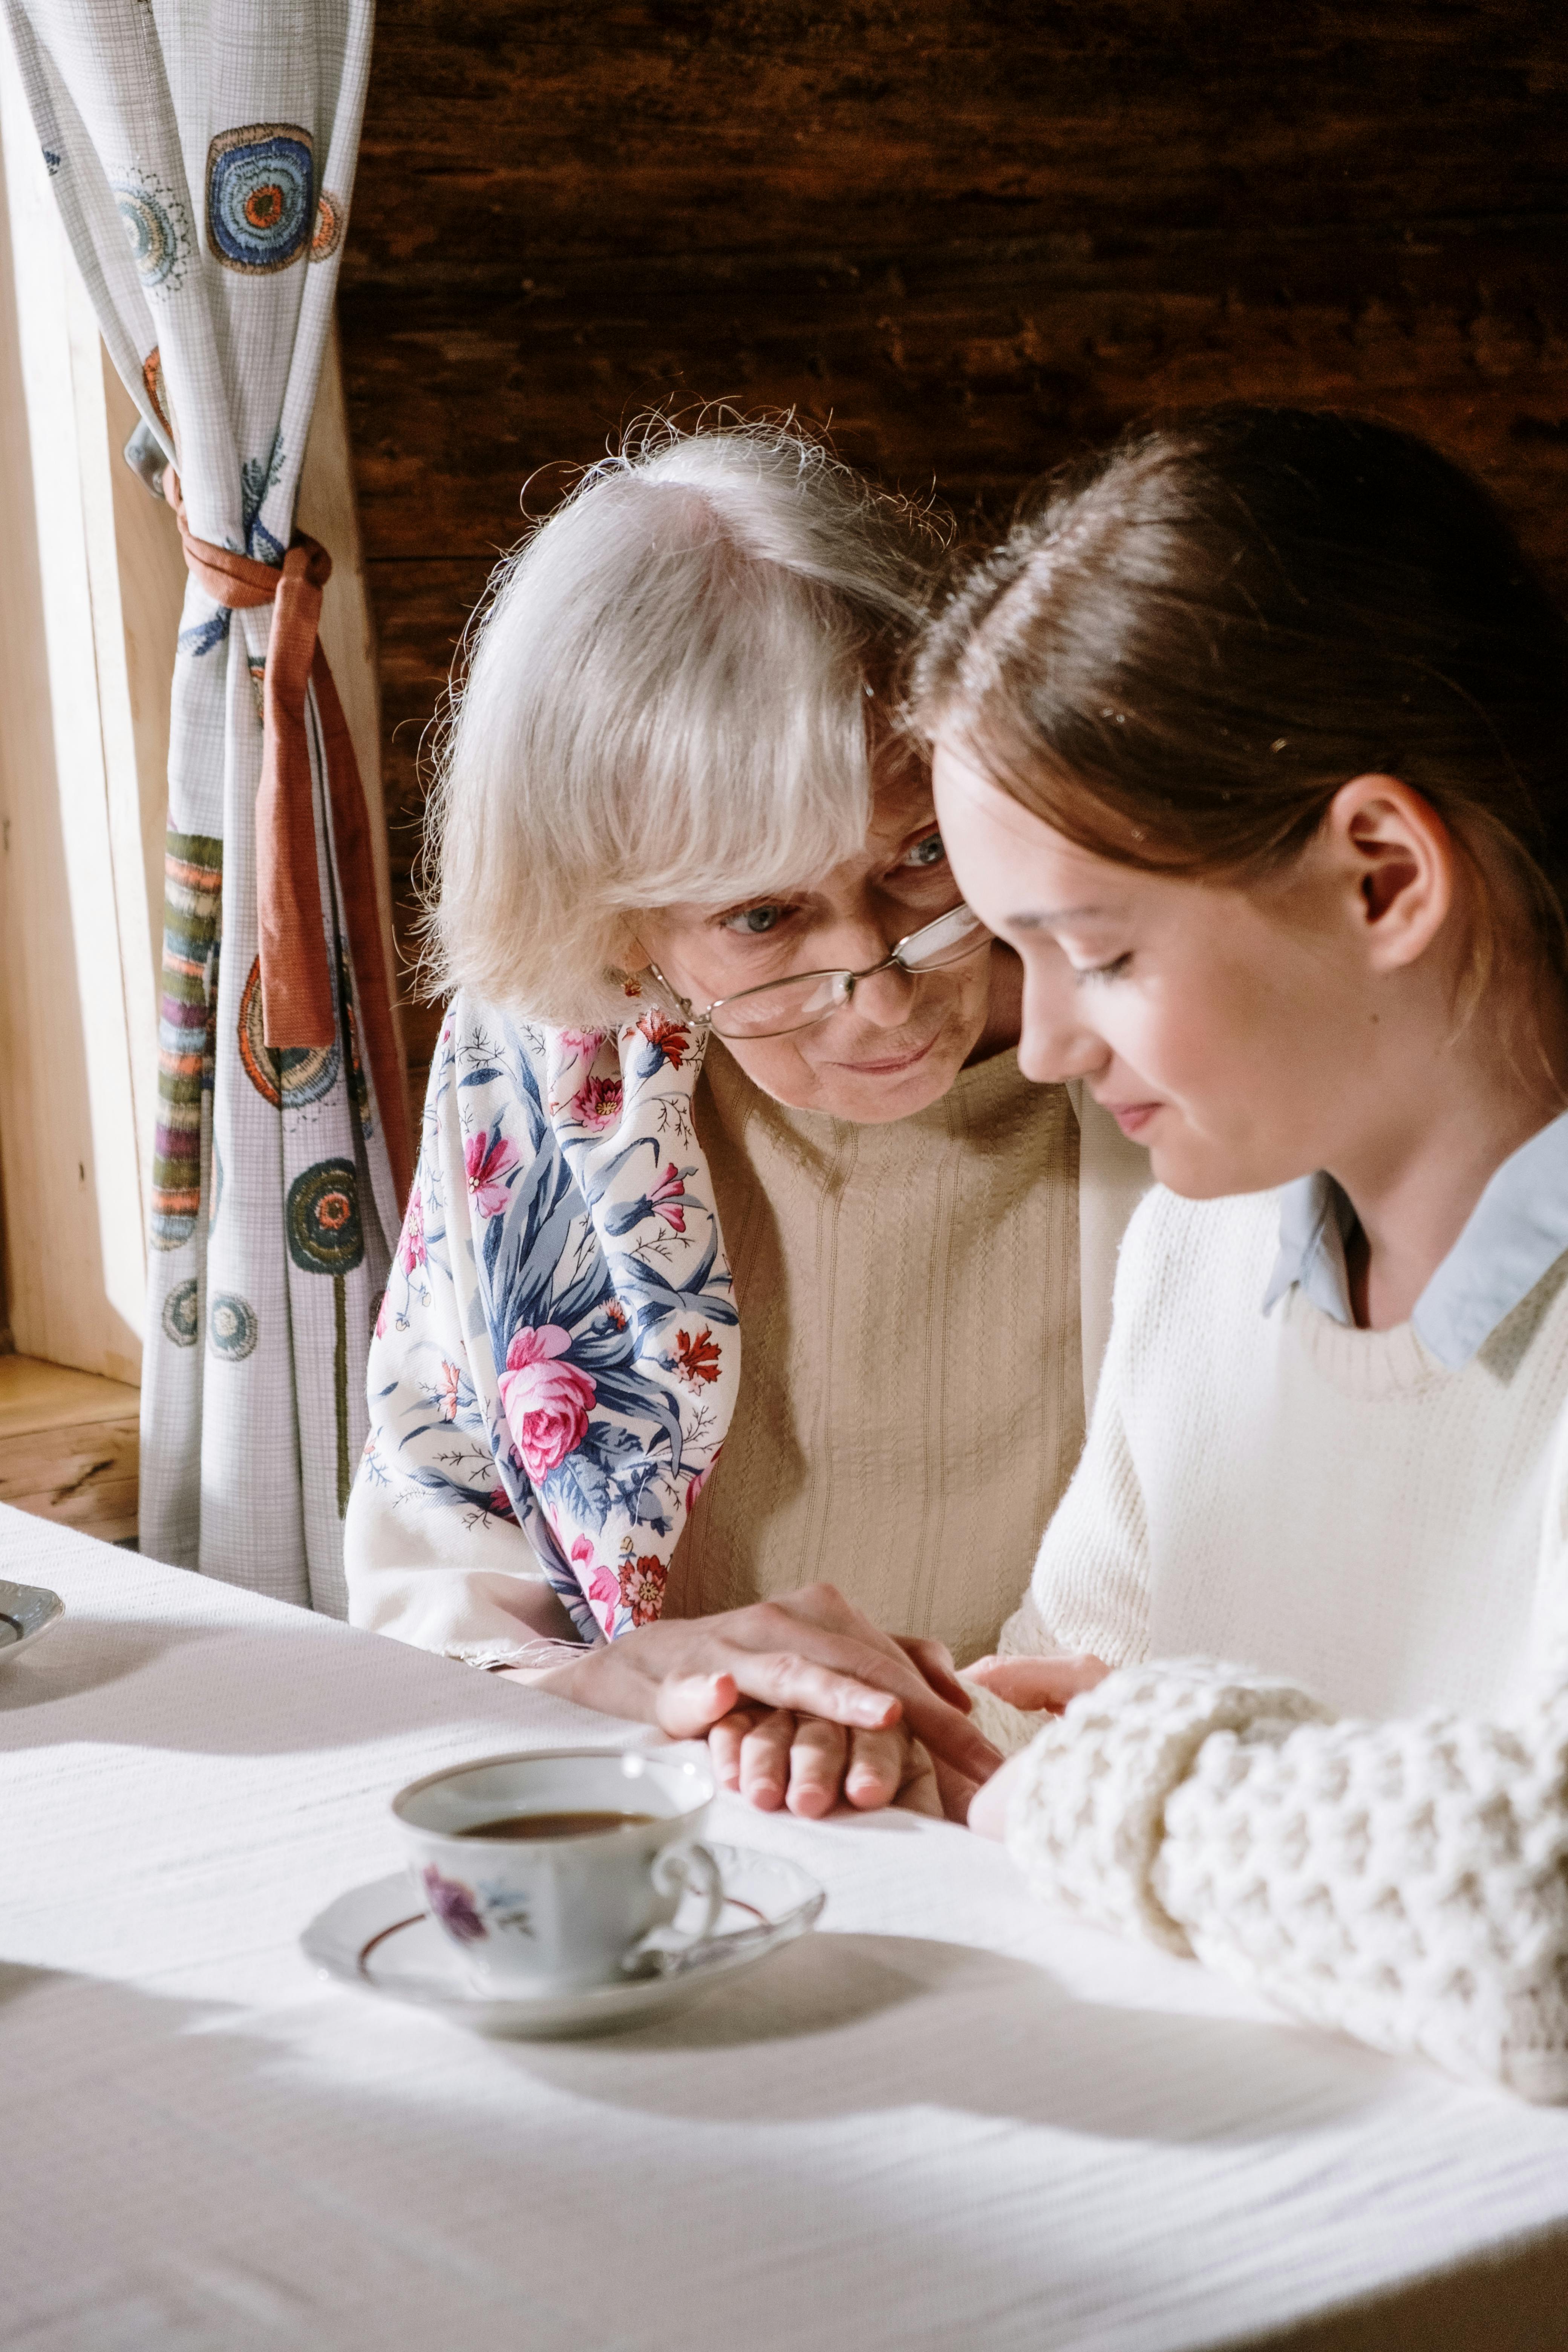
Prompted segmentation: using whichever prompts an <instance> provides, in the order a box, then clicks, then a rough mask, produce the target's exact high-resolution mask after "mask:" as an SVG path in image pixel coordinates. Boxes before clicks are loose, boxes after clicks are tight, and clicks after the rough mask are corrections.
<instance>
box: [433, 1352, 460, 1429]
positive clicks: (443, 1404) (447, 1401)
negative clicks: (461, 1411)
mask: <svg viewBox="0 0 1568 2352" xmlns="http://www.w3.org/2000/svg"><path fill="white" fill-rule="evenodd" d="M462 1385H463V1375H462V1373H461V1372H460V1371H459V1370H458V1367H457V1365H456V1364H447V1363H444V1364H443V1365H442V1367H441V1377H440V1379H439V1381H437V1383H436V1407H437V1412H439V1413H440V1416H441V1418H442V1420H443V1421H456V1420H457V1418H458V1390H459V1389H460V1388H461V1387H462Z"/></svg>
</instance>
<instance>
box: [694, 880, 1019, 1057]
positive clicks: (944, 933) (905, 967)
mask: <svg viewBox="0 0 1568 2352" xmlns="http://www.w3.org/2000/svg"><path fill="white" fill-rule="evenodd" d="M990 944H991V934H990V932H989V931H988V930H987V929H986V928H985V926H984V923H983V922H982V921H981V919H980V918H979V916H978V915H977V914H975V913H974V911H973V908H969V907H966V906H964V905H963V903H962V901H961V902H960V904H959V905H958V906H956V907H951V908H949V909H948V911H947V913H946V914H945V915H939V916H938V917H937V919H936V920H935V922H934V923H927V924H926V925H925V926H924V927H923V929H921V930H918V931H911V932H910V934H909V937H908V938H907V939H902V940H899V942H898V944H897V946H896V947H892V948H889V950H888V952H887V954H886V955H885V956H884V957H883V958H882V961H881V962H880V963H868V965H867V966H866V969H865V970H864V971H798V972H795V973H794V974H793V975H792V976H791V977H790V978H789V979H788V980H769V981H764V982H763V985H762V986H761V988H744V989H742V991H741V992H740V994H739V995H738V996H719V997H715V998H714V1000H713V1003H711V1004H710V1005H708V1006H706V1007H705V1008H704V1009H703V1011H701V1012H698V1011H697V1009H696V1007H695V1006H694V1005H692V1004H691V1003H689V1000H688V999H687V998H686V997H684V996H682V995H681V994H680V993H679V990H677V989H674V988H670V984H669V982H668V980H666V978H665V976H664V974H663V972H661V971H660V970H659V968H658V964H650V965H649V967H648V969H649V970H650V971H651V972H652V973H653V976H654V978H655V979H656V980H657V981H658V984H659V986H660V987H661V988H668V989H669V993H670V995H671V996H672V997H674V999H675V1002H676V1003H677V1004H679V1007H680V1009H681V1011H682V1013H685V1015H686V1017H687V1019H688V1020H689V1021H706V1022H708V1023H709V1024H710V1025H711V1027H712V1030H713V1033H714V1034H715V1036H718V1037H787V1036H788V1035H789V1034H790V1032H791V1031H792V1030H795V1029H809V1028H811V1027H812V1026H813V1025H814V1024H816V1022H818V1021H826V1019H827V1018H828V1016H829V1014H830V1013H837V1012H838V1011H839V1009H840V1008H841V1007H842V1006H843V1005H846V1004H847V1003H848V1002H849V1000H850V998H851V997H852V996H853V995H854V993H855V991H856V990H857V989H858V987H859V985H860V982H862V981H863V980H872V979H875V977H876V975H877V973H878V972H879V971H907V972H921V971H944V970H945V969H946V967H947V966H948V965H949V964H955V963H963V962H965V961H967V960H968V958H969V957H970V956H972V955H978V954H979V952H980V950H981V949H982V948H987V947H989V946H990Z"/></svg>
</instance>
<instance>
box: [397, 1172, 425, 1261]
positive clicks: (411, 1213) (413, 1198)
mask: <svg viewBox="0 0 1568 2352" xmlns="http://www.w3.org/2000/svg"><path fill="white" fill-rule="evenodd" d="M397 1262H398V1264H399V1265H401V1266H402V1268H403V1271H404V1273H405V1274H412V1273H413V1271H414V1269H415V1267H416V1265H424V1263H425V1207H424V1203H423V1202H422V1201H421V1200H420V1198H419V1188H418V1186H417V1185H416V1186H415V1188H414V1190H413V1192H410V1194H409V1195H408V1208H407V1211H406V1213H405V1216H404V1220H403V1232H402V1235H401V1237H400V1239H399V1242H398V1248H397Z"/></svg>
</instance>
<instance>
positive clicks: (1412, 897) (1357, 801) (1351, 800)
mask: <svg viewBox="0 0 1568 2352" xmlns="http://www.w3.org/2000/svg"><path fill="white" fill-rule="evenodd" d="M1322 837H1323V843H1324V846H1325V847H1326V848H1327V849H1328V851H1329V852H1330V855H1331V858H1332V861H1333V865H1334V866H1335V869H1336V871H1337V873H1338V875H1339V877H1340V880H1341V883H1342V887H1343V891H1344V894H1345V912H1346V915H1347V917H1348V919H1349V920H1350V921H1351V923H1352V925H1353V926H1354V928H1355V929H1356V930H1357V932H1358V933H1359V935H1360V937H1361V939H1362V941H1363V950H1364V952H1365V954H1366V956H1367V960H1368V963H1369V965H1370V967H1371V969H1372V970H1373V971H1380V972H1381V971H1401V970H1404V969H1405V967H1407V966H1408V965H1410V964H1413V963H1415V961H1417V959H1418V958H1419V957H1421V956H1423V955H1424V954H1425V953H1426V950H1427V949H1428V948H1429V947H1430V946H1431V944H1432V942H1433V940H1435V939H1436V936H1437V934H1438V932H1439V931H1440V930H1441V929H1442V928H1443V925H1444V923H1445V922H1446V921H1447V918H1448V915H1449V912H1450V911H1451V909H1452V908H1453V904H1454V893H1455V883H1456V868H1457V864H1458V860H1457V858H1456V856H1455V850H1454V841H1453V835H1451V834H1450V833H1449V831H1448V828H1447V825H1446V824H1444V822H1443V820H1442V818H1441V817H1440V816H1439V815H1438V814H1437V812H1436V809H1435V808H1434V807H1433V806H1432V803H1431V802H1430V801H1428V800H1426V798H1425V797H1424V796H1423V794H1421V793H1416V792H1412V790H1411V789H1410V786H1409V785H1408V784H1402V783H1401V782H1399V779H1398V778H1397V777H1396V776H1356V777H1353V778H1352V781H1351V782H1349V783H1348V784H1342V786H1341V787H1340V789H1339V791H1338V792H1337V793H1335V794H1334V797H1333V799H1332V800H1331V803H1329V813H1328V815H1327V817H1326V818H1325V819H1324V821H1323V835H1322Z"/></svg>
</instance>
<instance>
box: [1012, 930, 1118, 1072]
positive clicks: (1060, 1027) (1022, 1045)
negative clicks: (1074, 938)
mask: <svg viewBox="0 0 1568 2352" xmlns="http://www.w3.org/2000/svg"><path fill="white" fill-rule="evenodd" d="M1109 1059H1110V1051H1109V1048H1108V1047H1107V1045H1106V1044H1105V1041H1104V1039H1103V1038H1102V1037H1101V1036H1100V1034H1098V1032H1097V1031H1095V1030H1094V1029H1093V1028H1091V1027H1090V1026H1089V1023H1088V1022H1086V1021H1085V1019H1084V1017H1083V1003H1082V999H1081V998H1080V997H1079V992H1078V991H1077V989H1076V988H1075V987H1074V986H1073V982H1072V974H1071V971H1069V969H1068V964H1067V961H1066V959H1065V958H1063V957H1059V956H1058V957H1054V958H1053V959H1052V966H1051V968H1049V969H1047V970H1045V971H1042V970H1040V969H1039V968H1038V966H1037V965H1036V964H1035V963H1034V961H1033V959H1030V960H1029V964H1028V966H1026V971H1025V975H1024V1034H1023V1035H1022V1037H1021V1038H1020V1039H1019V1042H1018V1067H1019V1068H1020V1069H1021V1070H1022V1072H1023V1074H1024V1076H1026V1078H1033V1079H1034V1081H1035V1083H1036V1084H1037V1086H1044V1085H1047V1084H1049V1083H1051V1082H1052V1081H1056V1082H1058V1083H1059V1082H1060V1081H1061V1080H1062V1079H1064V1078H1087V1077H1091V1076H1093V1074H1094V1073H1095V1071H1096V1070H1098V1069H1101V1068H1103V1066H1104V1065H1105V1064H1106V1062H1107V1061H1109Z"/></svg>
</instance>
